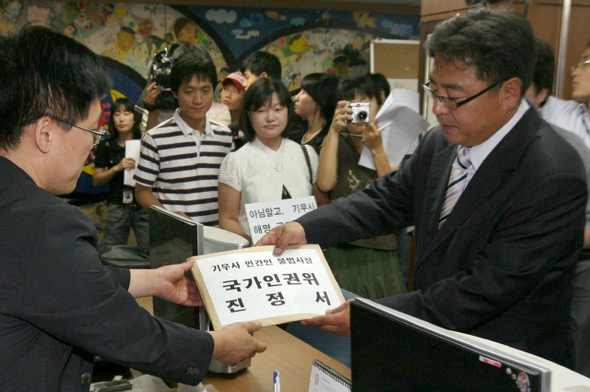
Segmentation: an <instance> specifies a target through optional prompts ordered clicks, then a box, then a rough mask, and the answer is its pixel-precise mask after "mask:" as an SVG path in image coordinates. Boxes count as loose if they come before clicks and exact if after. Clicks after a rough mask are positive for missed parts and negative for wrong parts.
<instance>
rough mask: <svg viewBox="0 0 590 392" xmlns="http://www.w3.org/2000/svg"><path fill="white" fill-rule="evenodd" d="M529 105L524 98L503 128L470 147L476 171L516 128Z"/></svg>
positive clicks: (470, 155) (470, 154)
mask: <svg viewBox="0 0 590 392" xmlns="http://www.w3.org/2000/svg"><path fill="white" fill-rule="evenodd" d="M529 107H530V105H529V103H528V102H527V101H526V100H525V99H522V100H521V102H520V105H519V106H518V109H517V110H516V113H515V114H514V116H512V118H511V119H510V120H509V121H508V122H507V123H506V124H504V126H503V127H502V128H500V129H499V130H498V131H497V132H496V133H494V134H493V135H492V136H491V137H490V138H489V139H488V140H486V141H485V142H483V143H481V144H478V145H477V146H473V147H471V148H470V149H469V157H470V158H471V163H472V165H473V169H474V170H475V171H477V169H478V168H479V167H480V166H481V164H482V163H483V161H484V160H485V159H486V158H487V157H488V155H490V153H491V152H492V150H493V149H494V148H496V146H497V145H498V144H499V143H500V142H501V141H502V139H504V137H505V136H506V135H508V132H510V130H511V129H512V128H514V126H515V125H516V123H517V122H519V121H520V119H521V118H522V116H524V114H525V113H526V111H527V110H528V109H529Z"/></svg>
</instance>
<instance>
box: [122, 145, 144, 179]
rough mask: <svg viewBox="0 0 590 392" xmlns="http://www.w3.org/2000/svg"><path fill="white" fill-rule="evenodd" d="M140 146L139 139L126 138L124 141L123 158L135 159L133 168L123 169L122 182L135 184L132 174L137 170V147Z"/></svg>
mask: <svg viewBox="0 0 590 392" xmlns="http://www.w3.org/2000/svg"><path fill="white" fill-rule="evenodd" d="M140 146H141V140H127V141H126V142H125V158H133V159H134V160H135V169H125V172H124V173H123V184H125V185H129V186H135V180H134V179H133V176H134V175H135V171H136V170H137V164H138V163H139V147H140Z"/></svg>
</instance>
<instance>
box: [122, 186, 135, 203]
mask: <svg viewBox="0 0 590 392" xmlns="http://www.w3.org/2000/svg"><path fill="white" fill-rule="evenodd" d="M131 203H133V189H123V204H131Z"/></svg>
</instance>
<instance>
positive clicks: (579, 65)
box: [572, 60, 590, 73]
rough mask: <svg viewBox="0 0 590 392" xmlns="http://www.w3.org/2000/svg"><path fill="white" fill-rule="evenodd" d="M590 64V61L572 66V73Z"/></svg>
mask: <svg viewBox="0 0 590 392" xmlns="http://www.w3.org/2000/svg"><path fill="white" fill-rule="evenodd" d="M588 64H590V60H585V61H580V62H579V63H578V64H574V65H572V73H574V71H575V70H576V69H578V68H580V69H584V68H586V67H587V66H588Z"/></svg>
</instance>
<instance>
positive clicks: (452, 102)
mask: <svg viewBox="0 0 590 392" xmlns="http://www.w3.org/2000/svg"><path fill="white" fill-rule="evenodd" d="M508 79H510V77H506V78H504V79H500V80H498V81H497V82H496V83H494V84H492V85H491V86H488V87H487V88H486V89H485V90H483V91H480V92H479V93H477V94H475V95H472V96H471V97H469V98H465V99H463V100H461V101H459V102H457V99H461V98H450V97H444V96H442V95H436V94H435V93H434V90H432V89H431V88H430V87H428V85H429V84H430V82H432V79H430V80H429V81H428V82H426V84H423V85H422V88H423V89H424V91H426V92H427V93H428V94H429V95H430V97H431V98H432V99H433V100H436V99H438V100H439V101H440V103H442V104H443V105H445V107H446V108H448V109H450V110H457V109H458V108H460V107H461V106H463V105H465V104H466V103H468V102H471V101H473V100H474V99H475V98H477V97H479V96H481V95H483V94H485V93H487V92H488V91H490V90H491V89H493V88H494V87H496V86H497V85H499V84H501V83H504V82H505V81H507V80H508Z"/></svg>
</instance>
